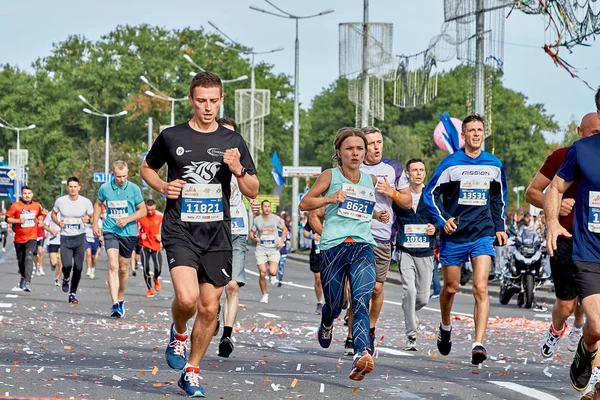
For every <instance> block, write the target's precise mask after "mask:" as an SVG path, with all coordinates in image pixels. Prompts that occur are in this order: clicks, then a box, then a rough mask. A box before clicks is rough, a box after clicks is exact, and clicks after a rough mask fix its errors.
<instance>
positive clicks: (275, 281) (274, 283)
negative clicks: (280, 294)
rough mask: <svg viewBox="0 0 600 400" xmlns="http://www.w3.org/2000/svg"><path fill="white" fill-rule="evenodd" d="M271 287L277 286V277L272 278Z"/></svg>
mask: <svg viewBox="0 0 600 400" xmlns="http://www.w3.org/2000/svg"><path fill="white" fill-rule="evenodd" d="M271 285H277V277H276V276H275V275H272V276H271Z"/></svg>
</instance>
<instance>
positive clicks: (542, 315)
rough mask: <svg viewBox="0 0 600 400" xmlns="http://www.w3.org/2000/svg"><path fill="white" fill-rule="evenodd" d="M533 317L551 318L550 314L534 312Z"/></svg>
mask: <svg viewBox="0 0 600 400" xmlns="http://www.w3.org/2000/svg"><path fill="white" fill-rule="evenodd" d="M534 317H535V318H552V314H535V315H534Z"/></svg>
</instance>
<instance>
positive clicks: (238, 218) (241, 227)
mask: <svg viewBox="0 0 600 400" xmlns="http://www.w3.org/2000/svg"><path fill="white" fill-rule="evenodd" d="M245 212H246V209H245V208H244V207H242V208H234V209H232V210H231V234H232V235H247V234H248V226H247V224H246V220H245V218H244V213H245Z"/></svg>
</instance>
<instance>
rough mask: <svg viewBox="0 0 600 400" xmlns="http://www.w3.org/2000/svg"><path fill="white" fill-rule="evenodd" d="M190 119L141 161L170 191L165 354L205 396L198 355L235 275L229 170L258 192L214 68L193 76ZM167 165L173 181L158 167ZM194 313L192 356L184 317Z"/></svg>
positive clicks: (246, 190)
mask: <svg viewBox="0 0 600 400" xmlns="http://www.w3.org/2000/svg"><path fill="white" fill-rule="evenodd" d="M189 101H190V103H191V104H192V106H193V108H194V116H193V118H192V119H191V120H190V121H188V122H186V123H184V124H181V125H177V126H174V127H171V128H167V129H165V130H164V131H162V133H161V134H160V135H159V136H158V138H157V139H156V141H155V142H154V144H153V146H152V149H151V150H150V152H149V153H148V156H147V157H146V160H145V161H144V163H143V165H142V169H141V172H142V178H143V179H144V180H145V181H146V183H148V185H149V186H150V187H152V188H153V189H154V190H157V191H159V192H161V193H163V194H165V195H166V196H167V198H168V200H167V206H166V209H165V213H164V220H163V228H162V241H163V246H164V248H165V251H166V253H167V259H168V263H169V269H170V271H171V280H172V281H173V288H174V290H175V298H174V300H173V319H174V322H173V325H172V327H171V334H170V339H169V345H168V346H167V349H166V358H167V363H168V364H169V366H170V367H171V368H173V369H176V370H183V371H181V377H180V379H179V382H178V383H179V387H181V388H182V389H183V390H184V391H185V392H186V393H187V394H188V395H190V396H198V397H200V396H204V394H205V393H204V388H203V387H202V386H201V385H200V375H199V374H200V367H199V366H200V361H201V360H202V358H203V356H204V354H205V352H206V349H207V348H208V345H209V343H210V340H211V337H212V335H213V333H214V331H215V325H216V316H217V309H218V306H219V298H220V297H221V293H222V292H223V287H224V286H225V285H227V283H228V282H229V280H230V279H231V276H232V239H231V218H230V209H229V204H230V194H231V176H232V175H234V176H235V177H236V178H237V181H238V184H239V189H240V191H241V192H242V194H243V195H245V196H247V197H250V198H255V197H256V196H257V195H258V185H259V184H258V179H257V178H256V176H255V174H256V169H255V167H254V163H253V162H252V158H251V156H250V152H249V151H248V147H247V146H246V143H245V142H244V139H243V138H242V136H241V135H239V134H238V133H235V132H232V131H231V130H229V129H227V128H224V127H221V126H219V124H218V123H217V122H216V121H215V116H216V115H217V114H218V111H219V106H220V105H221V103H222V101H223V91H222V83H221V80H220V79H219V77H218V76H217V75H215V74H213V73H211V72H200V73H198V74H197V75H196V76H194V78H193V79H192V82H191V85H190V95H189ZM165 163H166V164H167V165H168V174H169V176H168V182H165V181H163V180H162V179H161V178H160V176H159V175H158V170H159V169H160V168H161V167H162V166H163V165H164V164H165ZM194 315H196V320H195V322H194V327H193V329H192V332H191V336H192V345H191V349H190V355H189V359H187V350H186V341H187V338H188V329H187V321H188V320H189V319H190V318H192V317H193V316H194Z"/></svg>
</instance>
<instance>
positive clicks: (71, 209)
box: [54, 195, 94, 236]
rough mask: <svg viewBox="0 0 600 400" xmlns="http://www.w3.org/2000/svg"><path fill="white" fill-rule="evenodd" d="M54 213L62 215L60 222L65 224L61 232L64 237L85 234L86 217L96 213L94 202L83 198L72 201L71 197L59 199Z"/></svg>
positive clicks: (55, 204)
mask: <svg viewBox="0 0 600 400" xmlns="http://www.w3.org/2000/svg"><path fill="white" fill-rule="evenodd" d="M54 211H56V212H57V213H60V214H61V216H60V220H61V221H62V222H63V223H64V224H65V226H64V228H63V229H62V231H61V232H60V233H61V235H62V236H78V235H83V234H85V224H84V223H83V220H82V219H81V218H82V217H83V216H84V215H91V214H93V213H94V206H93V205H92V202H91V201H90V200H89V199H88V198H87V197H83V196H79V197H77V200H71V199H70V198H69V195H66V196H62V197H59V198H58V199H56V202H55V203H54Z"/></svg>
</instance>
